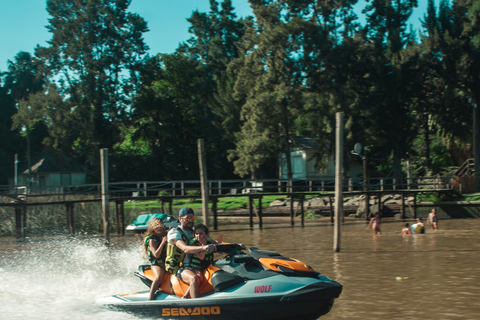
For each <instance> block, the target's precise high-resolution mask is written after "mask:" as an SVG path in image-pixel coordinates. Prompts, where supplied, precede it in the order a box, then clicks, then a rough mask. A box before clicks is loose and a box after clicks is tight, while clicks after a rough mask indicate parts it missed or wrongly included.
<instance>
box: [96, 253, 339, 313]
mask: <svg viewBox="0 0 480 320" xmlns="http://www.w3.org/2000/svg"><path fill="white" fill-rule="evenodd" d="M217 251H220V252H226V253H227V255H226V256H225V257H224V258H222V259H220V260H217V261H215V262H214V263H213V264H212V265H210V266H209V267H208V269H206V270H205V279H204V280H203V281H202V283H201V284H200V286H199V292H200V297H198V298H195V299H182V298H181V297H182V296H183V295H184V293H185V292H186V290H187V289H188V285H186V284H184V283H183V282H181V281H180V280H179V279H178V278H177V277H175V276H170V274H167V275H166V277H165V278H164V279H163V282H162V284H161V286H160V290H159V291H157V294H156V296H155V299H154V300H150V301H148V300H147V299H148V295H149V291H148V290H146V291H143V292H134V293H129V294H121V295H115V296H111V297H107V298H103V299H101V300H99V301H98V302H99V303H101V304H103V305H105V306H108V307H110V308H115V309H120V310H124V311H127V312H130V313H135V314H142V315H147V316H154V317H157V318H163V319H199V320H201V319H209V320H212V319H228V320H236V319H238V320H244V319H248V320H256V319H258V320H269V319H272V320H274V319H275V320H281V319H282V320H286V319H296V320H297V319H302V320H307V319H317V318H318V317H320V316H322V315H324V314H326V313H328V312H329V311H330V309H331V308H332V306H333V302H334V300H335V299H336V298H338V297H339V295H340V293H341V292H342V285H341V284H339V283H338V282H335V281H333V280H331V279H329V278H327V277H325V276H323V275H321V274H320V273H319V272H317V271H315V270H313V269H312V268H311V267H310V266H308V265H306V264H305V263H303V262H301V261H299V260H296V259H292V258H288V257H284V256H281V255H280V254H278V253H275V252H272V251H263V250H259V249H257V248H250V249H249V253H248V254H247V253H244V252H243V251H242V246H240V245H236V244H227V245H224V244H218V245H217ZM135 274H136V276H138V277H139V278H140V280H142V281H143V282H144V283H145V284H146V285H147V286H148V287H150V285H151V283H152V281H153V279H154V275H153V272H152V270H151V269H150V265H142V266H140V267H139V271H138V272H136V273H135Z"/></svg>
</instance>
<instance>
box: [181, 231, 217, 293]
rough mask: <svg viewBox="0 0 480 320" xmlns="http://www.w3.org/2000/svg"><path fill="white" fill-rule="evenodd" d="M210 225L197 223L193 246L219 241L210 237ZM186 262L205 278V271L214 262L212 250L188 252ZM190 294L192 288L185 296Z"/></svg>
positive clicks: (191, 243) (192, 241)
mask: <svg viewBox="0 0 480 320" xmlns="http://www.w3.org/2000/svg"><path fill="white" fill-rule="evenodd" d="M208 236H209V233H208V227H207V226H206V225H204V224H201V223H200V224H197V225H196V226H195V238H193V239H192V240H190V243H189V245H191V246H205V245H207V244H215V243H217V241H215V240H212V239H210V238H209V237H208ZM187 256H188V257H187V258H186V261H187V262H186V263H188V264H189V266H190V267H191V268H193V271H194V272H195V273H196V274H197V275H198V276H199V277H200V278H201V279H202V281H204V280H205V275H204V271H205V269H207V268H208V266H209V265H210V264H211V263H212V262H213V252H212V251H202V252H199V253H192V254H187ZM189 295H190V288H189V289H188V290H187V291H186V292H185V294H184V295H183V298H188V296H189Z"/></svg>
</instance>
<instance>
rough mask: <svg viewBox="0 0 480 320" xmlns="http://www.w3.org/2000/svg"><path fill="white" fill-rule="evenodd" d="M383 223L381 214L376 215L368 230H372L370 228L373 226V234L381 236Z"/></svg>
mask: <svg viewBox="0 0 480 320" xmlns="http://www.w3.org/2000/svg"><path fill="white" fill-rule="evenodd" d="M381 223H382V218H381V217H380V213H376V214H375V216H374V217H373V218H372V219H371V220H370V222H369V223H368V226H367V230H368V229H370V226H372V231H373V234H381V233H382V231H381V230H380V224H381Z"/></svg>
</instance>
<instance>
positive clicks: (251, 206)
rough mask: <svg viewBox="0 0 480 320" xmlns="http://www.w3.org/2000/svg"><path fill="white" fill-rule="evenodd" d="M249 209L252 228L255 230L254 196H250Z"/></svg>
mask: <svg viewBox="0 0 480 320" xmlns="http://www.w3.org/2000/svg"><path fill="white" fill-rule="evenodd" d="M248 207H249V209H250V228H253V198H252V195H251V194H250V195H248Z"/></svg>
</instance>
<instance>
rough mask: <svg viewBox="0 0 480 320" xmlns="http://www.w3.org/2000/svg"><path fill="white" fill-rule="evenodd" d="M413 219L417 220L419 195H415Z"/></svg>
mask: <svg viewBox="0 0 480 320" xmlns="http://www.w3.org/2000/svg"><path fill="white" fill-rule="evenodd" d="M413 219H417V195H416V194H415V193H414V194H413Z"/></svg>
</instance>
